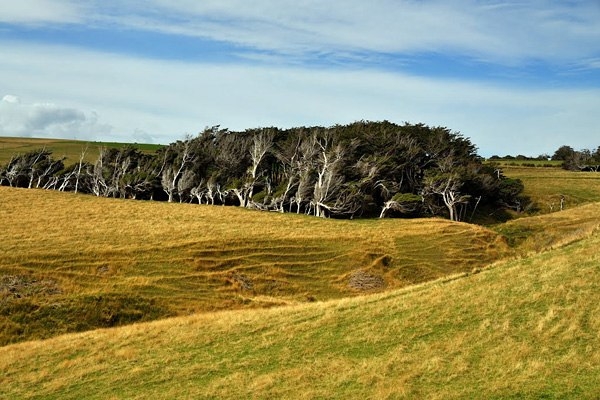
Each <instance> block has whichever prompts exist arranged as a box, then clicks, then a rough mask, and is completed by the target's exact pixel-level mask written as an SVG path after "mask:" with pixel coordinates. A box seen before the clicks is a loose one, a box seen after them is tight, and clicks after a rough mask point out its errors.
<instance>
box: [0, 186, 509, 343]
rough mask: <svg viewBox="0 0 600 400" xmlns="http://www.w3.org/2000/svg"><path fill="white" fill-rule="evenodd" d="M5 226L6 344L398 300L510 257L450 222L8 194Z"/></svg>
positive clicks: (0, 270) (0, 312)
mask: <svg viewBox="0 0 600 400" xmlns="http://www.w3.org/2000/svg"><path fill="white" fill-rule="evenodd" d="M0 226H2V231H0V253H1V254H3V257H2V259H1V260H0V276H4V277H7V279H13V280H15V279H16V280H17V284H16V285H12V286H11V285H9V284H6V283H5V284H4V287H3V288H2V287H0V295H2V296H3V297H2V299H3V300H2V301H1V302H0V327H1V329H0V343H7V342H13V341H21V340H27V339H31V338H41V337H48V336H51V335H55V334H59V333H64V332H70V331H77V330H87V329H94V328H97V327H108V326H114V325H122V324H127V323H132V322H136V321H146V320H149V319H156V318H162V317H166V316H173V315H187V314H190V313H195V312H203V311H213V310H222V309H234V308H256V307H270V306H273V305H278V304H294V303H298V302H300V303H302V302H308V301H315V300H328V299H336V298H342V297H346V296H353V295H357V294H362V293H365V292H370V291H383V290H390V289H394V288H399V287H404V286H407V285H412V284H415V283H420V282H424V281H428V280H433V279H437V278H439V277H443V276H447V275H451V274H456V273H465V272H470V271H471V270H473V269H474V268H481V267H483V266H485V265H487V264H489V263H491V262H493V261H495V260H498V259H500V258H502V257H505V256H506V255H508V254H509V253H510V252H511V250H510V249H509V247H508V245H507V244H506V242H505V240H504V239H503V238H502V237H501V236H500V235H499V234H497V233H495V232H493V231H491V230H489V229H486V228H483V227H480V226H474V225H468V224H461V223H453V222H450V221H447V220H443V219H431V220H354V221H350V220H323V219H319V218H314V217H308V216H304V215H295V214H279V213H264V212H258V211H251V210H245V209H239V208H236V207H209V206H199V205H192V204H169V203H158V202H143V201H133V200H116V199H105V198H96V197H93V196H89V195H75V194H72V193H59V192H53V191H42V190H28V189H10V188H5V187H2V188H0ZM40 282H45V283H44V284H42V283H40ZM44 285H46V286H48V285H50V286H52V287H53V288H54V289H52V290H42V288H43V287H46V286H44Z"/></svg>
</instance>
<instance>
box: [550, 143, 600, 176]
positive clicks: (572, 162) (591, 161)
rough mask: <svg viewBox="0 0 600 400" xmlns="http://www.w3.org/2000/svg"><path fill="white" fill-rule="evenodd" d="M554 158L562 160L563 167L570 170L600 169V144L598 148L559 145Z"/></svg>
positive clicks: (595, 170)
mask: <svg viewBox="0 0 600 400" xmlns="http://www.w3.org/2000/svg"><path fill="white" fill-rule="evenodd" d="M552 160H557V161H562V167H563V168H564V169H567V170H570V171H594V172H598V171H600V146H598V148H597V149H596V150H590V149H583V150H575V149H573V148H572V147H571V146H567V145H565V146H561V147H559V148H558V149H557V150H556V151H555V152H554V155H553V156H552Z"/></svg>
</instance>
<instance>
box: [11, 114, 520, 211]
mask: <svg viewBox="0 0 600 400" xmlns="http://www.w3.org/2000/svg"><path fill="white" fill-rule="evenodd" d="M0 184H4V185H10V186H21V187H22V186H25V187H41V188H45V189H55V190H73V191H79V192H84V193H90V194H94V195H96V196H106V197H121V198H135V199H154V200H166V201H179V202H195V203H200V204H213V205H214V204H222V205H235V206H240V207H246V208H255V209H260V210H270V211H279V212H295V213H304V214H310V215H315V216H318V217H336V218H354V217H359V216H363V217H416V216H445V217H448V218H450V219H452V220H457V221H458V220H468V219H471V218H472V216H473V214H474V213H475V212H476V211H477V209H478V207H479V209H482V208H493V209H506V208H511V209H515V210H520V209H521V205H522V202H523V197H522V196H521V192H522V190H523V185H522V184H521V182H520V181H518V180H514V179H509V178H507V177H505V176H503V175H502V174H500V173H498V172H497V171H495V170H494V168H493V167H490V166H487V165H484V164H483V163H482V159H481V157H479V156H478V155H477V152H476V147H475V146H474V145H473V144H472V143H471V142H470V141H469V139H467V138H465V137H463V136H462V135H461V134H460V133H457V132H453V131H451V130H449V129H448V128H445V127H429V126H426V125H424V124H408V123H405V124H404V125H398V124H394V123H391V122H388V121H382V122H371V121H358V122H355V123H352V124H348V125H335V126H331V127H320V126H314V127H296V128H291V129H279V128H276V127H268V128H255V129H247V130H245V131H241V132H233V131H229V130H227V129H222V128H220V127H219V126H214V127H210V128H206V129H204V130H203V131H202V132H200V133H199V134H198V135H197V136H194V137H186V138H185V139H183V140H179V141H177V142H174V143H171V144H170V145H168V146H165V147H163V148H161V149H160V150H159V151H158V152H157V153H156V154H154V155H148V154H143V153H142V152H140V151H139V150H137V149H136V148H135V147H132V146H127V147H125V148H122V149H101V151H100V155H99V157H98V159H97V160H96V162H95V163H93V164H91V163H85V162H83V157H81V160H80V161H79V163H77V164H75V165H72V166H68V167H65V166H64V165H63V163H62V160H53V159H52V157H51V152H49V151H47V150H46V149H42V150H39V151H33V152H30V153H27V154H24V155H17V156H15V157H13V159H12V160H11V161H10V162H9V163H8V164H7V165H6V166H4V167H3V168H1V169H0Z"/></svg>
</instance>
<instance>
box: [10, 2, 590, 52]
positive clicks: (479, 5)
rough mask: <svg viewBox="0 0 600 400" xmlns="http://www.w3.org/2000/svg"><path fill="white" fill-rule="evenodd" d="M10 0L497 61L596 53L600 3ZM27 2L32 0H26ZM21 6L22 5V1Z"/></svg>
mask: <svg viewBox="0 0 600 400" xmlns="http://www.w3.org/2000/svg"><path fill="white" fill-rule="evenodd" d="M33 1H35V2H37V3H39V4H37V5H35V4H34V5H33V6H30V7H27V6H24V5H18V4H22V2H21V3H19V2H17V3H14V2H13V3H14V4H13V3H11V6H10V7H9V8H8V10H7V12H4V11H3V14H5V16H4V18H3V19H4V20H5V21H7V22H10V21H15V22H20V21H28V20H31V21H37V22H41V21H46V22H48V23H56V22H71V23H81V24H86V25H91V26H114V27H117V28H120V29H136V30H147V31H156V32H162V33H168V34H175V35H188V36H196V37H203V38H208V39H211V40H215V41H223V42H228V43H232V44H234V45H236V46H240V47H243V48H248V49H254V50H258V51H271V52H275V53H278V54H285V55H288V56H289V55H293V54H295V55H298V56H304V57H309V56H310V57H312V56H315V55H319V56H322V55H323V54H326V55H337V54H342V55H343V54H345V53H364V52H373V53H386V54H404V55H407V54H408V55H411V54H413V55H414V54H421V53H424V52H428V53H440V52H448V51H451V52H453V53H455V54H459V55H463V56H466V57H469V58H473V59H479V60H488V61H493V62H496V63H497V62H499V63H507V64H511V63H518V62H524V61H527V60H545V61H547V62H561V63H562V62H565V61H568V60H571V59H573V58H591V57H597V56H598V52H599V51H598V46H597V43H599V42H600V25H599V24H597V21H598V20H600V4H599V3H597V2H595V1H590V2H554V3H553V4H552V6H551V7H549V6H548V4H547V3H546V2H543V1H528V2H493V1H492V2H482V1H477V0H454V1H438V0H433V1H409V0H405V1H398V0H376V1H372V2H364V1H362V0H345V1H343V2H342V1H327V2H323V1H316V0H305V1H292V0H281V1H269V0H257V1H253V2H247V1H242V0H233V1H227V2H223V1H218V0H206V1H202V2H198V1H195V0H168V1H167V0H150V1H148V2H144V3H132V2H129V1H123V0H121V1H113V2H110V3H107V2H104V1H102V2H101V1H89V2H85V3H83V4H84V6H81V5H75V4H76V3H74V2H68V1H56V0H54V1H44V2H42V1H40V0H33ZM27 4H30V2H28V3H27ZM25 8H27V10H29V12H27V10H25Z"/></svg>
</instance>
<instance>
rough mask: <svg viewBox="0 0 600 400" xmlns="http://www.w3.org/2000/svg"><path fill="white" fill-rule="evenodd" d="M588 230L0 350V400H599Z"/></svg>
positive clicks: (595, 286) (594, 244)
mask: <svg viewBox="0 0 600 400" xmlns="http://www.w3.org/2000/svg"><path fill="white" fill-rule="evenodd" d="M599 246H600V236H599V235H598V233H592V234H589V235H588V236H586V237H582V238H581V240H579V241H576V242H573V243H571V244H569V245H566V246H563V247H561V248H557V249H554V250H550V251H547V252H544V253H541V254H536V255H533V256H531V257H528V258H522V259H514V260H511V261H504V262H500V263H496V264H494V265H492V266H491V267H489V268H485V269H484V270H482V271H481V272H480V273H476V274H469V275H467V276H465V275H460V276H454V277H448V278H445V279H442V280H437V281H433V282H429V283H425V284H422V285H417V286H413V287H410V288H405V289H400V290H395V291H390V292H386V293H381V294H374V295H369V296H360V297H355V298H347V299H341V300H332V301H327V302H317V303H312V304H302V305H295V306H288V307H276V308H273V309H267V310H245V311H229V312H216V313H209V314H198V315H194V316H189V317H179V318H175V319H167V320H163V321H157V322H151V323H145V324H137V325H132V326H127V327H122V328H117V329H109V330H98V331H93V332H87V333H82V334H71V335H66V336H61V337H57V338H54V339H51V340H47V341H34V342H28V343H22V344H16V345H11V346H6V347H3V348H0V372H1V373H0V385H1V387H2V388H3V389H2V392H0V397H3V398H7V399H8V398H10V399H15V398H32V397H35V398H40V399H52V398H56V399H58V398H60V399H79V398H88V399H95V398H97V399H101V398H102V399H104V398H113V399H118V398H127V399H133V398H140V399H142V398H148V397H152V398H165V399H166V398H209V399H210V398H214V399H240V398H246V399H250V398H256V399H262V398H286V399H295V398H298V399H300V398H302V399H316V398H328V399H329V398H331V399H336V398H339V399H347V398H365V399H402V398H407V399H413V398H427V399H452V398H481V399H509V398H512V399H517V398H518V399H541V398H544V399H566V398H567V399H597V398H598V387H600V352H598V348H600V335H599V334H598V332H600V258H599V255H598V252H597V249H598V247H599Z"/></svg>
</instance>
